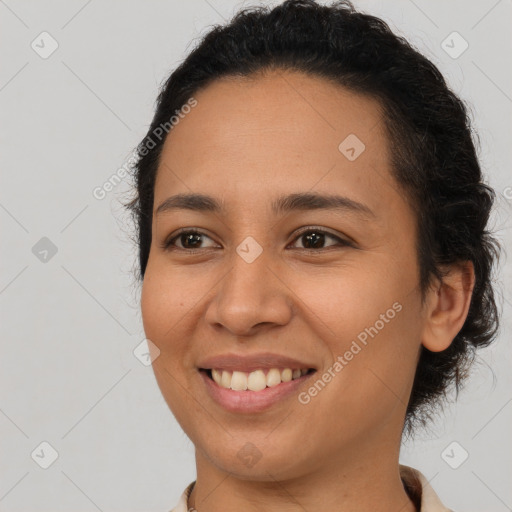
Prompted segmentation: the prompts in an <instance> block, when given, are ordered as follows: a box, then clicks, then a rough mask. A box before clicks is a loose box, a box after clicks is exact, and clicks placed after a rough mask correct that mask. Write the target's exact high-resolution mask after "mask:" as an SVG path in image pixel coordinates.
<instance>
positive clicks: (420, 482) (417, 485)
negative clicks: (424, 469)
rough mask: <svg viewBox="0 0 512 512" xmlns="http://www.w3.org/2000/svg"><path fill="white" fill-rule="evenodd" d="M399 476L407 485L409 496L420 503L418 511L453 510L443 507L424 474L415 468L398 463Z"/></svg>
mask: <svg viewBox="0 0 512 512" xmlns="http://www.w3.org/2000/svg"><path fill="white" fill-rule="evenodd" d="M400 477H401V478H402V481H403V482H404V485H405V486H406V487H407V490H408V492H409V493H410V494H411V498H412V499H413V500H414V498H416V499H417V501H419V503H420V507H421V508H420V512H453V511H452V510H450V509H449V508H447V507H445V506H444V505H443V504H442V503H441V500H440V499H439V496H438V495H437V494H436V492H435V491H434V489H433V488H432V486H431V485H430V483H429V481H428V480H427V479H426V477H425V475H423V473H421V472H420V471H418V470H417V469H414V468H411V467H409V466H404V465H400Z"/></svg>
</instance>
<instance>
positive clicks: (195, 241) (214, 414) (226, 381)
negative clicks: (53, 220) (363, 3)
mask: <svg viewBox="0 0 512 512" xmlns="http://www.w3.org/2000/svg"><path fill="white" fill-rule="evenodd" d="M138 155H139V159H138V162H137V165H136V168H135V181H136V192H137V193H136V196H135V197H134V199H133V201H132V202H131V203H130V204H129V207H130V208H131V209H132V211H133V213H134V216H135V220H136V222H137V226H138V243H139V261H140V278H141V280H142V299H141V309H142V317H143V323H144V329H145V332H146V336H147V338H148V339H149V340H151V345H150V346H151V349H152V350H153V352H154V355H155V358H154V361H153V367H154V372H155V376H156V379H157V381H158V385H159V387H160V389H161V391H162V394H163V396H164V398H165V400H166V401H167V403H168V405H169V407H170V409H171V410H172V412H173V414H174V415H175V417H176V419H177V421H178V422H179V424H180V425H181V427H182V428H183V430H184V431H185V433H186V434H187V435H188V436H189V437H190V439H191V440H192V442H193V443H194V445H195V449H196V467H197V478H196V480H195V481H194V482H191V484H190V485H189V486H188V487H187V489H186V490H185V491H184V492H183V495H182V496H181V499H180V502H179V503H178V505H177V507H176V508H175V509H173V510H175V511H176V512H184V511H186V510H191V509H192V510H197V511H199V512H217V511H221V510H222V511H226V510H227V511H231V510H244V511H252V510H255V511H256V510H265V511H277V510H280V511H282V510H289V511H295V510H307V511H309V512H315V511H319V510H336V511H354V510H357V511H370V510H371V511H375V510H379V511H394V512H396V511H402V512H410V511H420V510H421V511H422V512H433V511H441V510H448V509H447V508H445V507H444V506H443V505H442V504H441V502H440V500H439V498H438V497H437V496H436V494H435V492H434V490H433V489H432V487H431V486H430V485H428V483H427V481H426V479H425V478H424V477H423V475H422V474H421V473H420V472H418V471H416V470H415V469H413V468H409V467H405V466H401V465H400V464H399V462H398V459H399V449H400V442H401V436H402V434H403V433H404V432H405V433H408V432H410V431H411V430H412V428H413V427H416V426H421V425H422V424H424V423H425V422H426V421H427V420H428V419H429V417H430V416H431V415H432V413H433V411H434V410H435V407H436V405H437V404H439V403H440V400H441V398H442V396H443V393H444V392H445V391H446V389H447V388H448V387H449V386H450V385H452V384H455V385H456V386H459V384H460V383H461V378H462V377H461V376H462V375H463V374H464V372H465V369H466V368H467V366H468V363H469V362H470V360H471V355H472V354H473V351H474V349H475V348H477V347H481V346H485V345H488V344H489V343H490V342H491V341H492V340H493V338H494V336H495V333H496V328H497V311H496V305H495V302H494V297H493V290H492V287H491V282H490V275H491V270H492V266H493V263H494V261H495V259H496V257H497V254H498V253H497V247H498V246H497V243H496V242H495V240H494V238H493V237H492V236H491V235H490V234H489V233H488V232H487V231H486V224H487V220H488V217H489V213H490V210H491V207H492V204H493V198H494V192H493V191H492V189H490V188H489V187H488V186H487V185H485V184H484V183H483V181H482V175H481V170H480V167H479V163H478V161H477V158H476V155H475V149H474V146H473V143H472V140H471V128H470V125H469V121H468V118H467V115H466V110H465V108H464V106H463V104H462V103H461V101H460V100H459V99H458V98H457V97H456V96H455V95H454V94H453V93H452V92H451V91H450V90H449V89H448V87H447V85H446V83H445V81H444V79H443V77H442V76H441V74H440V73H439V71H438V70H437V68H435V66H434V65H433V64H432V63H431V62H429V61H428V60H427V59H426V58H425V57H423V56H422V55H420V54H419V53H418V52H417V51H415V50H414V49H413V48H411V47H410V46H409V44H408V43H407V42H406V41H404V40H403V39H401V38H399V37H397V36H395V35H394V34H393V33H392V32H391V31H390V29H389V28H388V26H387V25H386V24H385V23H384V22H383V21H381V20H380V19H378V18H375V17H372V16H369V15H365V14H361V13H359V12H357V11H356V10H355V9H354V8H353V6H352V5H351V4H349V3H348V2H338V3H337V4H335V5H332V6H329V7H327V6H320V5H317V4H316V3H315V2H314V1H311V0H289V1H286V2H284V3H282V4H281V5H278V6H276V7H275V8H273V9H269V8H253V9H246V10H245V11H243V12H241V13H239V14H238V16H236V17H235V18H234V20H232V21H231V22H230V23H229V24H228V25H226V26H224V27H217V28H214V29H213V30H211V31H210V33H208V34H207V35H206V36H205V37H204V39H203V40H202V41H201V43H200V44H199V45H198V47H197V48H196V49H194V50H193V51H192V52H191V53H190V55H189V56H188V57H187V58H186V59H185V61H184V62H183V63H182V64H181V65H180V66H179V67H178V69H177V70H175V71H174V72H173V73H172V74H171V76H170V77H169V79H168V80H167V82H166V83H165V85H164V87H163V88H162V90H161V93H160V95H159V97H158V102H157V108H156V113H155V116H154V119H153V122H152V124H151V126H150V129H149V131H148V133H147V135H146V137H145V138H144V139H143V141H142V142H141V143H140V145H139V147H138ZM157 354H158V357H156V355H157Z"/></svg>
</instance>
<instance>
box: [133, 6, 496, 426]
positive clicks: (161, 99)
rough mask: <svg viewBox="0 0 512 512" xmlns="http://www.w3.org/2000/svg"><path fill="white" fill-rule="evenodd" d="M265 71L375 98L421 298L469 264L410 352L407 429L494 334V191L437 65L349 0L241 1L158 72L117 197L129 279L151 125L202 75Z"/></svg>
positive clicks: (149, 175) (147, 173) (147, 180)
mask: <svg viewBox="0 0 512 512" xmlns="http://www.w3.org/2000/svg"><path fill="white" fill-rule="evenodd" d="M275 69H277V70H295V71H300V72H303V73H306V74H308V75H310V76H314V77H321V78H323V79H325V80H329V81H332V82H333V83H336V84H338V85H341V86H343V87H345V88H347V89H349V90H351V91H353V92H355V93H358V94H363V95H367V96H369V97H372V98H375V99H377V100H378V101H379V103H380V105H381V106H382V110H383V122H384V126H385V128H386V133H387V135H388V138H389V144H390V147H391V150H392V151H391V155H392V162H391V166H392V173H393V176H394V178H395V180H396V182H397V184H398V186H399V187H401V188H402V189H403V191H404V197H405V198H406V200H407V201H408V202H409V203H410V204H411V205H412V206H413V208H414V211H416V212H417V218H416V223H417V232H418V237H417V241H416V248H417V254H418V264H419V269H420V283H419V287H420V290H421V294H422V300H424V299H425V296H426V291H427V289H428V287H429V286H430V285H431V283H432V282H433V279H434V278H436V279H438V280H442V279H443V271H442V269H443V267H444V266H445V265H450V264H456V263H458V262H463V261H471V262H472V263H473V266H474V271H475V285H474V288H473V292H472V297H471V303H470V307H469V312H468V315H467V318H466V320H465V323H464V325H463V327H462V328H461V330H460V331H459V333H458V334H457V335H456V336H455V338H454V340H453V342H452V343H451V345H450V346H449V347H448V348H447V349H446V350H443V351H441V352H431V351H429V350H428V349H426V348H425V347H422V348H421V352H420V355H419V360H418V365H417V369H416V374H415V379H414V384H413V389H412V392H411V396H410V400H409V403H408V406H407V411H406V418H405V424H404V431H406V430H407V431H408V432H412V430H413V427H414V426H416V424H417V423H420V424H422V425H425V424H426V422H427V421H428V420H429V419H431V418H432V413H433V411H434V409H435V408H436V406H438V405H439V402H440V399H441V398H443V397H445V398H446V396H447V390H448V389H449V388H450V387H452V385H453V386H454V387H455V389H456V391H457V392H458V391H459V388H460V386H461V384H462V381H463V379H464V378H465V377H466V375H467V373H468V369H469V367H470V364H471V362H472V361H473V359H474V352H475V349H476V348H478V347H484V346H487V345H488V344H489V343H490V342H491V341H492V340H493V339H494V338H495V337H496V334H497V331H498V325H499V322H498V318H499V314H498V310H497V306H496V302H495V298H494V291H493V287H492V284H491V275H492V270H493V265H494V263H495V262H496V261H497V260H498V258H499V249H500V246H499V244H498V242H497V241H496V239H495V238H494V237H493V236H492V233H491V232H490V231H489V230H487V229H486V227H487V224H488V220H489V216H490V212H491V209H492V206H493V202H494V199H495V192H494V191H493V189H492V188H490V187H489V186H488V185H486V184H485V183H483V177H482V172H481V169H480V165H479V162H478V159H477V155H476V151H475V146H474V144H473V140H472V133H473V131H472V128H471V123H470V119H469V116H468V113H467V109H466V107H465V105H464V103H463V102H462V101H461V100H460V99H459V98H458V97H457V96H456V95H455V94H454V93H453V92H452V91H451V90H450V89H449V87H448V86H447V84H446V82H445V80H444V78H443V76H442V75H441V73H440V71H439V70H438V69H437V67H436V66H435V65H434V64H433V63H432V62H430V61H429V60H428V59H427V58H426V57H424V56H423V55H422V54H420V53H419V52H418V51H417V50H416V49H414V48H413V47H412V46H411V44H410V43H408V42H407V41H406V40H405V39H404V38H402V37H399V36H397V35H395V34H394V33H393V32H392V31H391V29H390V28H389V26H388V25H387V24H386V23H385V22H384V21H382V20H381V19H379V18H377V17H375V16H371V15H368V14H363V13H361V12H358V11H357V10H356V9H355V8H354V6H353V5H352V3H351V2H350V1H348V0H346V1H338V2H335V3H334V4H333V5H331V6H322V5H319V4H317V3H316V2H315V1H314V0H287V1H284V2H283V3H282V4H280V5H277V6H275V7H274V8H269V7H264V6H256V7H248V8H245V9H243V10H241V11H239V12H238V14H236V15H235V16H234V17H233V19H232V20H231V21H230V22H229V23H228V24H226V25H224V26H222V25H215V26H214V27H213V28H211V30H210V31H209V32H208V33H207V34H206V35H205V36H204V37H203V38H202V39H201V41H200V42H199V43H198V44H197V45H196V47H195V48H194V49H193V51H191V52H190V53H189V55H188V56H187V57H186V59H185V60H184V61H183V62H182V63H181V64H180V65H179V66H178V67H177V68H176V69H175V70H174V71H173V72H172V73H171V74H170V76H169V77H168V79H167V80H166V81H165V82H164V84H163V85H162V87H161V89H160V92H159V95H158V98H157V101H156V110H155V114H154V117H153V120H152V123H151V125H150V127H149V129H148V132H147V134H146V136H145V137H144V139H143V140H142V141H141V142H140V144H139V145H138V147H137V161H136V164H135V165H134V167H133V169H132V172H133V177H132V178H133V181H134V188H135V196H134V197H133V198H132V200H131V201H130V202H129V203H128V204H126V205H125V206H127V208H129V210H130V211H131V213H132V216H133V219H134V222H135V225H136V229H137V241H138V246H139V267H140V268H139V275H138V279H139V280H143V279H144V272H145V269H146V264H147V261H148V257H149V250H150V245H151V223H152V209H153V197H154V185H155V179H156V173H157V168H158V164H159V158H160V154H161V150H162V146H163V143H164V142H165V136H164V137H154V135H155V133H161V132H162V130H161V128H159V127H162V126H165V124H166V123H167V124H168V120H169V118H170V117H171V116H173V115H174V114H176V113H177V112H178V111H179V109H180V107H181V106H182V105H185V104H186V103H187V100H189V99H190V98H191V97H192V96H193V94H195V93H197V92H198V91H199V90H200V89H203V88H205V87H207V86H208V84H210V83H211V82H212V81H214V80H216V79H219V78H222V77H235V78H236V77H239V78H242V77H250V76H252V75H256V74H257V73H262V72H265V71H268V70H275ZM159 129H160V132H159ZM155 139H156V140H155ZM150 142H151V146H150V145H149V143H150ZM148 147H151V148H152V149H151V150H150V151H148Z"/></svg>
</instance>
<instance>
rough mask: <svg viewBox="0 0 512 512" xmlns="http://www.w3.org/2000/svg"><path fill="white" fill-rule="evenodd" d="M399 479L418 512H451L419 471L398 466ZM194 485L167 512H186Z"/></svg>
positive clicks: (189, 486) (192, 483)
mask: <svg viewBox="0 0 512 512" xmlns="http://www.w3.org/2000/svg"><path fill="white" fill-rule="evenodd" d="M400 477H401V478H402V481H403V482H404V483H405V485H406V486H407V487H408V488H409V492H410V493H412V494H413V495H417V497H418V499H419V500H420V503H421V508H420V512H452V511H451V510H450V509H448V508H446V507H445V506H444V505H443V504H442V503H441V500H440V499H439V497H438V496H437V494H436V493H435V491H434V489H433V488H432V486H431V485H430V484H429V482H428V480H427V479H426V477H425V476H424V475H423V474H422V473H421V472H420V471H418V470H417V469H414V468H411V467H409V466H404V465H402V464H400ZM195 483H196V482H195V480H194V481H193V482H191V483H190V484H189V485H188V486H187V488H186V489H185V490H184V491H183V493H182V494H181V496H180V499H179V501H178V503H177V504H176V506H175V507H174V508H173V509H171V510H170V511H169V512H188V509H187V501H188V497H189V496H190V493H191V492H192V488H193V487H194V484H195Z"/></svg>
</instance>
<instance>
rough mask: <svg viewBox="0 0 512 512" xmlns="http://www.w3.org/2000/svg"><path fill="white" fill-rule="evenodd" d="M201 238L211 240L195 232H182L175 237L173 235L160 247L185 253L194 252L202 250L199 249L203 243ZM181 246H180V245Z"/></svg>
mask: <svg viewBox="0 0 512 512" xmlns="http://www.w3.org/2000/svg"><path fill="white" fill-rule="evenodd" d="M202 237H206V238H209V239H210V240H211V238H210V237H209V236H208V235H205V234H204V233H201V232H199V231H195V230H190V229H189V230H182V231H180V232H179V233H178V234H177V235H174V236H173V237H172V238H170V239H169V240H167V241H165V242H164V243H163V245H162V247H163V248H164V249H180V250H185V251H194V250H198V249H204V248H205V247H201V243H202V242H203V240H202ZM180 244H181V245H180Z"/></svg>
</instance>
